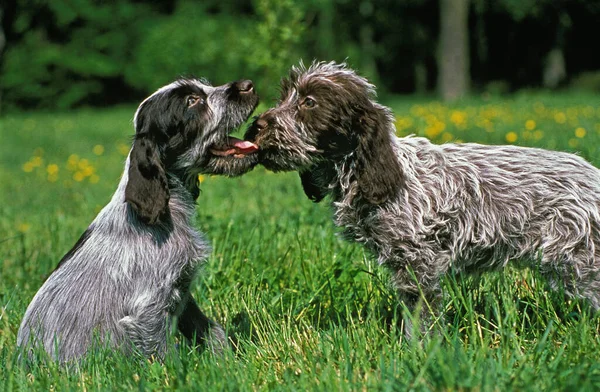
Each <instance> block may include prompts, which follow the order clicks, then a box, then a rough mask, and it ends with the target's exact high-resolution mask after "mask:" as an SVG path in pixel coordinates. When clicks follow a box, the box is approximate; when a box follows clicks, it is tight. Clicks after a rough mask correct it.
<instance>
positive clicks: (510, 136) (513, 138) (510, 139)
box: [506, 132, 519, 143]
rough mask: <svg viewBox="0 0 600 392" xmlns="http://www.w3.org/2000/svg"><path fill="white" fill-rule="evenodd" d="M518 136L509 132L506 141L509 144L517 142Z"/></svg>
mask: <svg viewBox="0 0 600 392" xmlns="http://www.w3.org/2000/svg"><path fill="white" fill-rule="evenodd" d="M518 138H519V136H518V135H517V134H516V133H515V132H509V133H507V134H506V141H507V142H509V143H514V142H516V141H517V139H518Z"/></svg>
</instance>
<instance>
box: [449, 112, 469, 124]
mask: <svg viewBox="0 0 600 392" xmlns="http://www.w3.org/2000/svg"><path fill="white" fill-rule="evenodd" d="M450 122H452V123H453V124H454V125H456V126H457V127H463V126H465V125H466V124H467V113H465V112H461V111H459V110H455V111H453V112H452V114H451V115H450Z"/></svg>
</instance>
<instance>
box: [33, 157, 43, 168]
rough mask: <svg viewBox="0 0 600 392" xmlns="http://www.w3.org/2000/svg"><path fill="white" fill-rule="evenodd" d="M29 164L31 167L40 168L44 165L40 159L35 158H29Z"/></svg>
mask: <svg viewBox="0 0 600 392" xmlns="http://www.w3.org/2000/svg"><path fill="white" fill-rule="evenodd" d="M30 162H31V165H32V166H33V167H40V166H42V164H43V163H44V160H43V159H42V157H39V156H36V157H33V158H31V160H30Z"/></svg>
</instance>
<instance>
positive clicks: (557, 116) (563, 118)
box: [554, 112, 567, 124]
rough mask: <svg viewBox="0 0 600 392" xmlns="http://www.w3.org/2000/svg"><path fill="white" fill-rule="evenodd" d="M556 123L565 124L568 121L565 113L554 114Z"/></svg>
mask: <svg viewBox="0 0 600 392" xmlns="http://www.w3.org/2000/svg"><path fill="white" fill-rule="evenodd" d="M554 121H556V122H557V123H559V124H564V123H565V122H566V121H567V116H565V114H564V113H563V112H558V113H555V114H554Z"/></svg>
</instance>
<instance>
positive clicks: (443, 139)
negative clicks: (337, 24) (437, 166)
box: [442, 132, 454, 143]
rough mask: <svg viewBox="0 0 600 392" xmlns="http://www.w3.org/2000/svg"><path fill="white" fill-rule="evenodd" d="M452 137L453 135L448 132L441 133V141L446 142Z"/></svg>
mask: <svg viewBox="0 0 600 392" xmlns="http://www.w3.org/2000/svg"><path fill="white" fill-rule="evenodd" d="M452 139H454V135H453V134H451V133H450V132H444V133H442V142H443V143H448V142H449V141H451V140H452Z"/></svg>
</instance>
